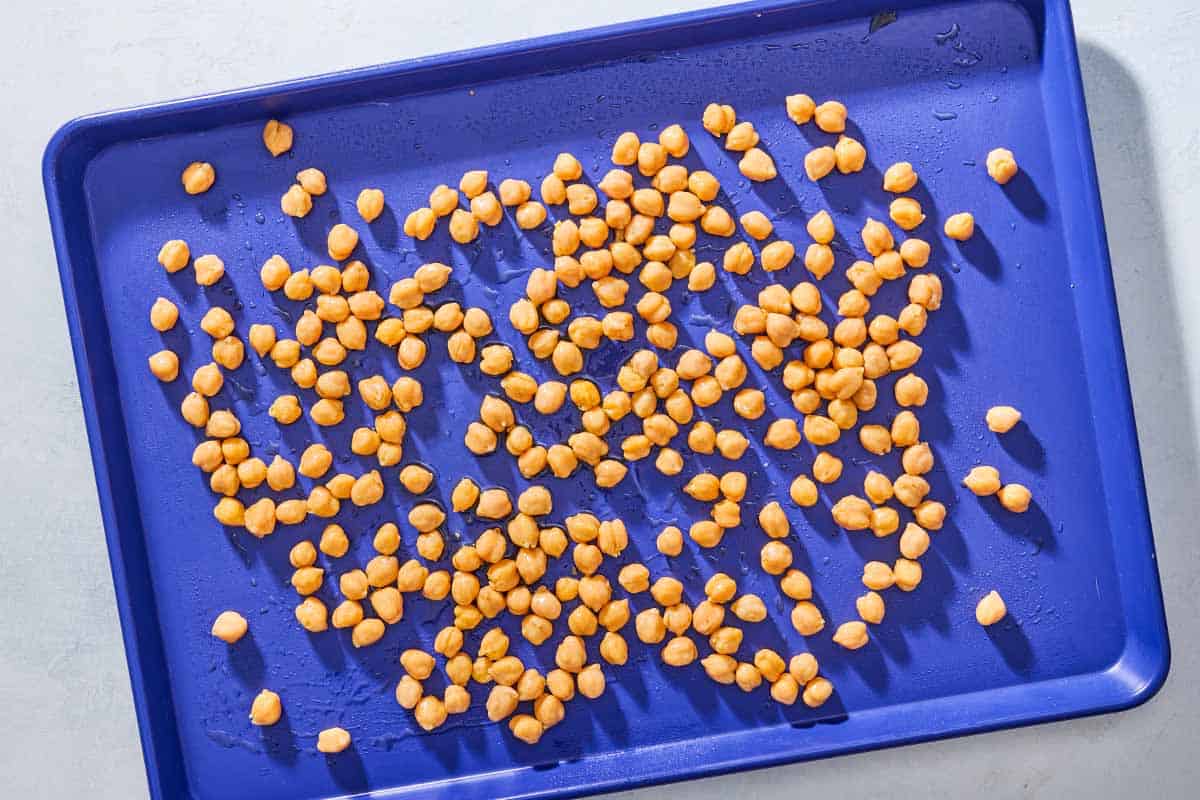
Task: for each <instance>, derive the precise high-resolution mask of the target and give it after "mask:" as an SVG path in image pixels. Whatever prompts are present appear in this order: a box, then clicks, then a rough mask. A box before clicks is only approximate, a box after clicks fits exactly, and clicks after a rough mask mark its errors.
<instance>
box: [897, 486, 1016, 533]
mask: <svg viewBox="0 0 1200 800" xmlns="http://www.w3.org/2000/svg"><path fill="white" fill-rule="evenodd" d="M996 497H998V498H999V499H1000V505H1002V506H1003V507H1004V508H1005V510H1007V511H1012V512H1013V513H1015V514H1023V513H1025V512H1026V511H1028V510H1029V505H1030V503H1031V502H1032V500H1033V494H1032V493H1031V492H1030V491H1029V489H1027V488H1026V487H1024V486H1022V485H1021V484H1019V483H1007V484H1005V485H1004V486H1002V487H1000V490H999V491H998V492H997V493H996ZM917 521H918V522H920V520H917ZM922 524H923V525H924V523H922ZM924 526H925V527H927V528H934V529H935V530H936V529H937V528H939V527H940V524H939V525H924Z"/></svg>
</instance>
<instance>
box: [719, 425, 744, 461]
mask: <svg viewBox="0 0 1200 800" xmlns="http://www.w3.org/2000/svg"><path fill="white" fill-rule="evenodd" d="M716 446H717V451H718V452H719V453H720V454H721V455H722V457H724V458H727V459H729V460H730V461H737V460H738V459H739V458H741V457H742V455H743V454H744V453H745V452H746V448H748V447H749V446H750V440H749V439H747V438H746V437H745V436H743V435H742V434H741V432H739V431H735V430H732V429H730V428H726V429H724V430H722V431H719V432H718V433H717V438H716Z"/></svg>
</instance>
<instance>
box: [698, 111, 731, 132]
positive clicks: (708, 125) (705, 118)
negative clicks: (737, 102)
mask: <svg viewBox="0 0 1200 800" xmlns="http://www.w3.org/2000/svg"><path fill="white" fill-rule="evenodd" d="M700 122H701V124H702V125H703V126H704V130H706V131H708V132H709V133H711V134H712V135H713V136H722V135H724V134H726V133H729V132H730V131H731V130H733V127H734V125H735V124H736V123H737V113H736V112H735V111H734V110H733V106H729V105H719V104H717V103H709V104H708V105H707V106H706V107H705V108H704V113H703V115H702V116H701V119H700Z"/></svg>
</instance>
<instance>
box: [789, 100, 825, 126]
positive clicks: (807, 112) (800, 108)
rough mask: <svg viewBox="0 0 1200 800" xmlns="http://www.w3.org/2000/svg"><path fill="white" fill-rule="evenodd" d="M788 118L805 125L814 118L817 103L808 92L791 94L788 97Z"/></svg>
mask: <svg viewBox="0 0 1200 800" xmlns="http://www.w3.org/2000/svg"><path fill="white" fill-rule="evenodd" d="M785 102H786V105H787V115H788V119H790V120H791V121H792V122H794V123H796V124H797V125H803V124H805V123H806V122H808V121H809V120H811V119H812V118H813V114H814V113H815V112H816V109H817V104H816V103H815V102H813V99H812V98H811V97H809V96H808V95H806V94H789V95H788V96H787V99H786V101H785Z"/></svg>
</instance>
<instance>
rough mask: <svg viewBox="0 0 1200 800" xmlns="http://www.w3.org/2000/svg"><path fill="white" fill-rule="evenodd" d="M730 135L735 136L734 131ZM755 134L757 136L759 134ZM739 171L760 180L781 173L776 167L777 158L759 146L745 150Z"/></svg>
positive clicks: (765, 179) (754, 179) (739, 163)
mask: <svg viewBox="0 0 1200 800" xmlns="http://www.w3.org/2000/svg"><path fill="white" fill-rule="evenodd" d="M746 124H749V123H746ZM729 135H730V136H733V133H732V132H731V133H730V134H729ZM755 135H756V136H757V134H755ZM726 147H728V145H726ZM738 171H739V172H741V173H742V174H743V175H745V176H746V177H747V178H749V179H750V180H752V181H758V182H762V181H769V180H772V179H774V178H775V176H776V175H778V174H779V172H778V171H777V170H776V168H775V160H774V159H773V158H771V156H770V155H768V154H767V152H766V151H765V150H762V149H761V148H758V147H751V148H750V149H749V150H747V151H746V152H745V154H744V155H743V156H742V158H741V160H740V161H739V162H738Z"/></svg>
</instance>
